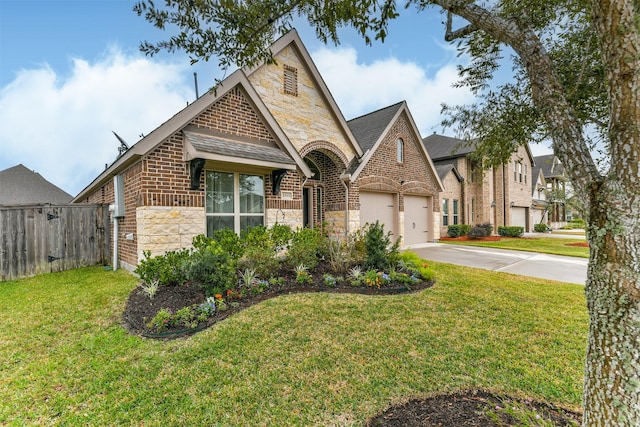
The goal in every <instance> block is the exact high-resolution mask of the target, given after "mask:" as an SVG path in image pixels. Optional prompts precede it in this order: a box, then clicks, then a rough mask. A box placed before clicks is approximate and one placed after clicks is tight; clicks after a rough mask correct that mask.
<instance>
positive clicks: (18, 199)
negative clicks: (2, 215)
mask: <svg viewBox="0 0 640 427" xmlns="http://www.w3.org/2000/svg"><path fill="white" fill-rule="evenodd" d="M71 199H73V196H71V194H69V193H67V192H65V191H64V190H62V189H60V188H59V187H56V186H55V185H54V184H52V183H50V182H49V181H47V180H46V179H44V178H43V177H42V175H40V174H39V173H37V172H34V171H32V170H30V169H28V168H26V167H25V166H24V165H22V164H19V165H17V166H14V167H11V168H8V169H5V170H3V171H0V206H11V205H36V204H46V203H49V204H66V203H69V202H71Z"/></svg>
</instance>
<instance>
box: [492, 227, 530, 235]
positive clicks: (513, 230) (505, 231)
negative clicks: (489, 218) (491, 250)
mask: <svg viewBox="0 0 640 427" xmlns="http://www.w3.org/2000/svg"><path fill="white" fill-rule="evenodd" d="M498 234H499V235H500V236H505V237H522V235H523V234H524V227H518V226H515V225H512V226H505V227H498Z"/></svg>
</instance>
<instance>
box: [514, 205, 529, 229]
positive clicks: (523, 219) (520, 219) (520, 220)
mask: <svg viewBox="0 0 640 427" xmlns="http://www.w3.org/2000/svg"><path fill="white" fill-rule="evenodd" d="M527 211H528V209H527V208H518V207H513V208H511V225H513V226H517V227H523V228H524V231H527Z"/></svg>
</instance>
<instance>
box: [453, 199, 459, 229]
mask: <svg viewBox="0 0 640 427" xmlns="http://www.w3.org/2000/svg"><path fill="white" fill-rule="evenodd" d="M453 225H458V199H453Z"/></svg>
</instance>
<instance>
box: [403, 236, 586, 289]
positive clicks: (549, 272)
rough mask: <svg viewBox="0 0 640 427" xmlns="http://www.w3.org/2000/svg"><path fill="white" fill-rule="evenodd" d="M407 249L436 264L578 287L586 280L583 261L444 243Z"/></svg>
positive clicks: (580, 259) (573, 258)
mask: <svg viewBox="0 0 640 427" xmlns="http://www.w3.org/2000/svg"><path fill="white" fill-rule="evenodd" d="M408 249H410V250H411V251H413V252H415V253H417V254H418V255H419V256H420V257H421V258H424V259H427V260H433V261H437V262H446V263H449V264H456V265H464V266H467V267H475V268H484V269H486V270H493V271H503V272H505V273H512V274H520V275H523V276H531V277H539V278H541V279H549V280H558V281H560V282H567V283H577V284H580V285H584V284H585V282H586V279H587V263H588V259H586V258H576V257H569V256H560V255H547V254H540V253H536V252H522V251H511V250H507V249H494V248H481V247H476V246H462V245H450V244H444V243H427V244H424V245H419V246H412V247H409V248H408Z"/></svg>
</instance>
